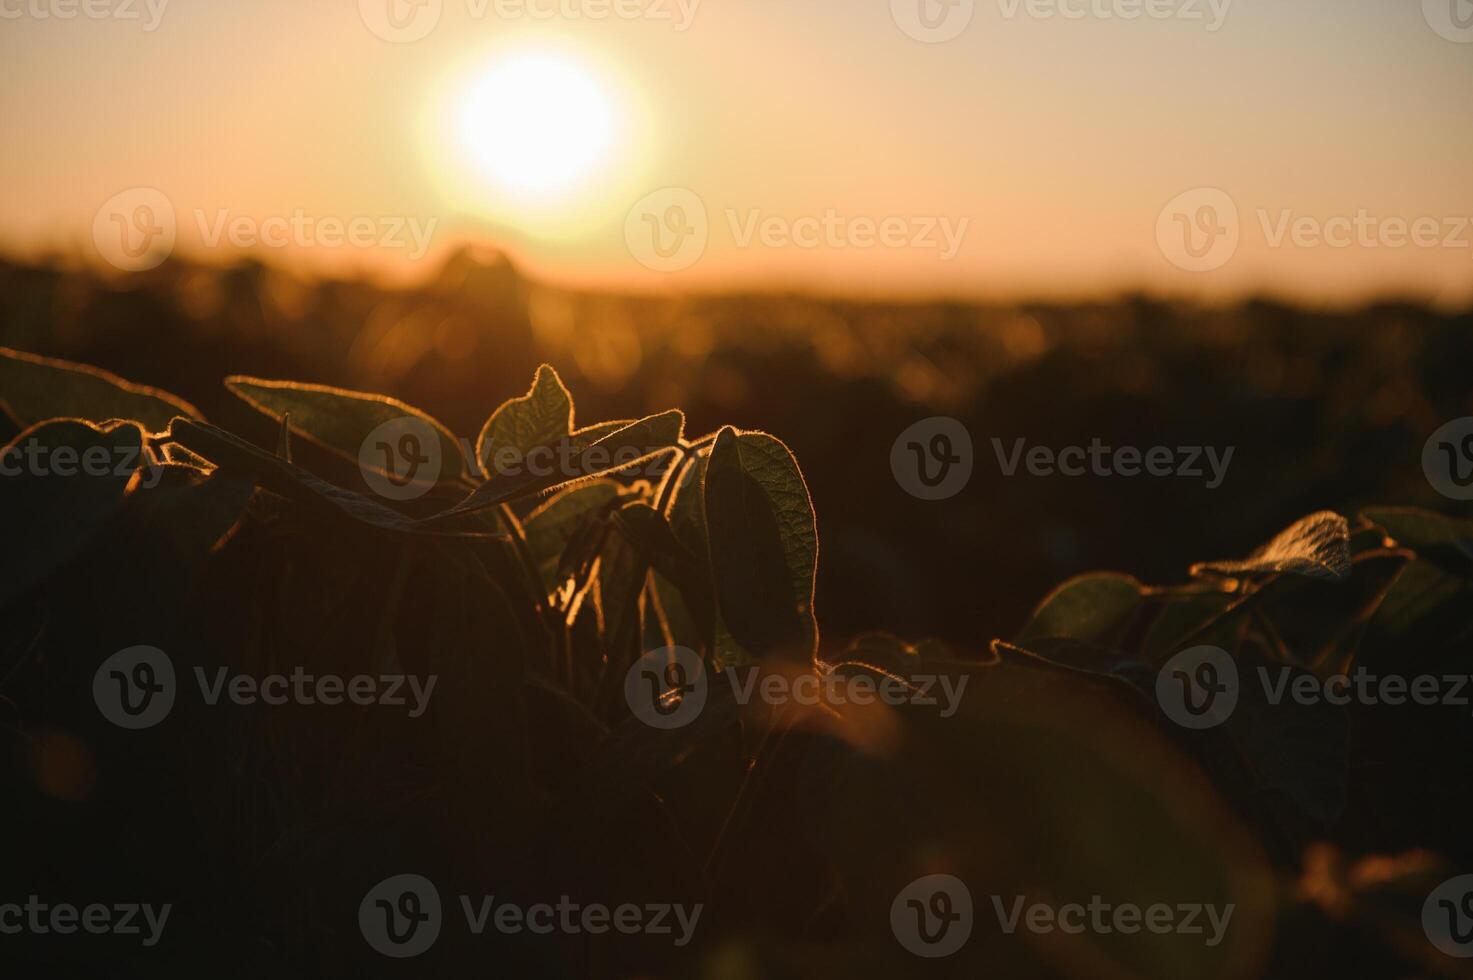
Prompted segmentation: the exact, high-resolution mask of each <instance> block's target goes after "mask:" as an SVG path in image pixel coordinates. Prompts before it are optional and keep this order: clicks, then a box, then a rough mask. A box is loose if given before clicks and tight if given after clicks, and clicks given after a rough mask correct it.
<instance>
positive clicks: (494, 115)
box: [459, 52, 617, 198]
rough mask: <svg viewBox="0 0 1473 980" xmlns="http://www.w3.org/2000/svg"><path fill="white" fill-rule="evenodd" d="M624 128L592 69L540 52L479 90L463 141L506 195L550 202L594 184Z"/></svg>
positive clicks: (509, 64) (471, 95)
mask: <svg viewBox="0 0 1473 980" xmlns="http://www.w3.org/2000/svg"><path fill="white" fill-rule="evenodd" d="M616 125H617V120H616V117H615V109H614V106H613V105H612V104H611V103H610V101H609V97H608V95H607V93H606V87H605V86H603V85H600V84H599V83H598V82H597V81H596V80H595V79H594V78H593V76H592V75H590V74H589V72H588V70H587V69H586V68H584V66H582V65H579V64H577V63H576V62H574V61H571V60H570V59H568V58H566V57H563V56H559V55H553V54H547V53H540V52H539V53H531V54H522V55H516V56H513V57H510V58H506V59H505V60H502V61H500V62H498V63H497V64H495V65H493V66H491V68H490V69H489V70H487V72H486V73H485V74H484V75H483V76H482V77H481V78H479V79H478V80H477V81H476V82H475V83H474V84H473V85H472V86H471V89H470V91H469V92H468V93H467V94H466V96H465V102H464V104H463V105H462V107H461V110H460V118H459V137H460V141H461V145H462V146H463V147H464V149H465V151H466V152H467V153H468V154H469V155H470V157H471V160H472V161H473V162H474V164H475V165H476V166H477V167H479V168H480V170H481V171H482V173H484V174H485V176H486V179H487V180H489V181H491V182H492V183H494V184H495V185H497V186H498V187H499V188H501V189H502V190H503V191H504V192H505V193H506V194H508V195H527V196H530V197H534V198H545V197H547V196H549V195H553V194H556V193H558V192H562V191H567V190H569V189H570V188H574V187H576V186H578V184H580V183H581V182H582V181H585V180H588V179H589V178H590V177H591V175H592V174H593V171H594V170H595V169H596V168H597V166H598V165H599V164H600V163H602V162H604V161H606V160H607V158H608V154H609V149H610V146H611V144H612V143H613V140H614V127H615V126H616Z"/></svg>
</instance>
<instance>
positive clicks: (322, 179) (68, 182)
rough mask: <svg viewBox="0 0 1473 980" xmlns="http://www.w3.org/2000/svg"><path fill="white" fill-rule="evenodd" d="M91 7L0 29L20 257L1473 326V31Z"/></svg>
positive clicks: (666, 9)
mask: <svg viewBox="0 0 1473 980" xmlns="http://www.w3.org/2000/svg"><path fill="white" fill-rule="evenodd" d="M71 4H75V6H71ZM124 4H126V5H125V6H124ZM89 5H90V6H89V8H88V9H90V10H92V12H93V15H92V16H88V15H86V14H84V13H82V12H81V10H80V9H79V8H81V7H82V0H0V64H4V65H5V68H4V78H5V89H4V95H3V97H0V120H3V127H4V133H5V135H6V145H7V150H8V152H7V154H6V156H7V160H6V167H5V179H4V180H3V181H0V213H3V214H4V215H5V218H6V220H5V222H4V224H3V227H0V247H4V248H5V249H7V250H10V251H21V252H27V253H33V252H35V251H37V250H41V249H51V250H57V249H60V250H63V251H67V252H71V253H76V252H81V253H85V254H87V255H88V256H90V257H91V258H92V259H93V260H94V261H103V260H104V259H109V260H112V261H114V262H115V264H117V263H119V262H121V264H122V265H123V267H125V268H126V267H128V265H129V263H134V264H137V263H145V264H146V263H147V262H148V261H149V259H150V257H151V256H153V255H154V254H156V253H157V252H158V251H159V249H163V248H167V247H170V246H171V247H172V248H173V249H174V250H176V251H177V252H179V253H181V254H186V255H189V256H192V257H206V258H217V259H220V260H229V259H230V258H232V257H234V256H235V255H237V254H239V253H240V252H241V251H246V252H251V253H253V254H257V255H258V256H260V257H261V258H263V259H264V260H266V261H268V262H291V263H302V264H304V266H305V267H306V268H309V269H319V270H324V271H329V270H330V271H343V270H344V269H359V268H361V269H370V270H373V271H375V272H376V273H382V274H388V275H409V276H414V275H419V274H422V273H424V272H426V271H428V270H429V269H432V268H433V267H434V264H435V262H436V261H437V259H438V257H439V256H440V255H442V254H443V252H444V250H446V249H448V248H450V247H453V245H454V244H455V243H456V242H457V241H459V240H463V239H465V238H467V237H477V238H479V237H490V238H492V239H494V240H497V241H499V242H501V243H503V244H505V245H506V246H507V247H508V248H509V249H510V250H511V252H512V254H513V255H514V257H516V258H517V260H518V261H520V262H521V263H522V264H523V265H525V266H527V267H528V268H529V269H530V270H531V271H533V272H534V273H536V274H539V275H544V276H548V277H551V278H553V279H556V280H558V281H564V282H575V283H595V284H602V285H616V286H628V287H637V288H710V287H723V286H743V287H751V286H756V287H764V286H765V287H776V288H789V287H799V288H815V289H821V290H824V291H841V292H886V293H912V294H914V293H931V292H936V291H941V292H947V293H953V294H960V295H983V296H1013V295H1030V296H1037V295H1061V296H1079V295H1086V294H1091V293H1096V292H1101V291H1106V292H1112V291H1117V290H1122V289H1132V288H1147V289H1153V290H1163V291H1168V292H1172V293H1182V294H1193V295H1203V296H1207V297H1212V298H1229V297H1233V296H1237V295H1241V294H1243V293H1246V292H1249V291H1264V290H1266V291H1270V292H1275V293H1280V294H1286V295H1289V296H1292V297H1295V298H1300V299H1305V300H1308V301H1311V302H1316V303H1324V302H1328V303H1344V302H1355V301H1358V300H1362V299H1365V298H1368V297H1371V296H1376V295H1382V294H1387V293H1411V294H1414V295H1419V296H1424V297H1427V298H1429V299H1434V300H1436V301H1439V302H1443V303H1461V302H1467V301H1469V300H1470V299H1473V227H1470V226H1469V219H1470V218H1473V174H1470V170H1469V165H1470V161H1473V127H1470V126H1469V124H1468V118H1469V117H1468V106H1469V104H1470V96H1473V4H1470V3H1469V0H1426V2H1425V3H1422V2H1420V0H1417V2H1412V0H1408V2H1398V3H1390V2H1387V0H1293V2H1292V3H1291V2H1287V0H1274V2H1268V0H952V5H951V6H946V5H944V3H943V0H804V2H802V3H798V2H795V0H743V2H740V3H737V2H731V0H362V2H358V0H331V2H322V3H313V4H307V3H302V2H301V0H253V2H252V3H249V4H244V3H237V4H227V3H218V2H214V0H209V2H207V0H89ZM69 12H70V13H73V14H74V16H71V17H65V16H64V15H65V14H66V13H69ZM1132 13H1134V14H1136V16H1134V17H1131V16H1130V15H1131V14H1132ZM128 14H134V15H136V19H133V18H130V17H129V16H127V15H128ZM1464 23H1466V24H1468V25H1469V27H1467V28H1464V27H1462V26H1461V25H1462V24H1464ZM539 59H540V61H539ZM529 60H530V62H533V63H536V64H543V63H546V64H552V65H555V66H558V67H557V68H556V69H555V70H553V71H552V73H551V74H549V72H548V70H543V69H534V70H532V71H530V72H522V73H521V74H518V73H516V72H511V73H510V74H507V73H505V72H503V73H502V74H501V75H498V74H497V73H498V71H502V69H504V68H505V66H507V65H508V64H513V65H523V64H525V63H528V62H529ZM539 72H540V73H539ZM558 72H563V73H564V74H565V75H567V76H568V77H569V78H571V81H566V84H565V83H564V82H565V80H564V75H560V74H558ZM497 78H503V79H510V82H509V83H507V84H503V85H502V86H501V87H500V88H497V87H496V86H495V85H492V86H491V88H490V89H489V90H486V91H482V94H481V95H480V96H479V98H480V99H481V102H480V103H477V105H479V106H481V108H478V109H475V110H474V111H471V110H468V108H467V107H468V105H469V104H471V102H472V101H473V93H475V92H477V91H479V90H478V88H477V86H478V85H479V86H481V87H482V89H485V87H486V85H487V84H489V83H488V82H487V79H492V80H493V81H494V80H495V79H497ZM549 78H550V79H551V81H550V82H547V83H544V81H543V80H544V79H549ZM508 96H515V98H514V100H510V101H509V100H508ZM488 106H489V108H487V107H488ZM595 110H596V111H595ZM468 112H469V113H470V115H469V116H468V115H467V113H468ZM503 131H505V137H504V138H503V136H502V135H500V134H501V133H502V132H503ZM598 134H601V135H598ZM595 135H598V139H595V138H594V136H595ZM595 143H596V144H597V145H593V144H595ZM574 164H577V166H574ZM565 165H566V166H565ZM564 170H568V171H569V173H566V174H565V173H564V172H563V171H564ZM508 181H509V183H508ZM165 224H167V225H168V226H169V230H170V231H171V232H172V235H164V234H163V230H164V227H165ZM128 236H132V237H131V238H130V237H128ZM170 238H172V243H171V242H170ZM145 239H146V240H147V241H148V242H150V243H152V244H151V246H150V247H151V248H152V249H153V251H152V252H143V253H140V254H141V256H142V257H139V256H133V257H130V256H129V255H128V254H127V253H128V251H129V249H127V248H125V249H124V252H123V254H121V255H120V254H119V253H118V249H119V248H121V247H124V246H127V245H128V243H129V242H130V241H131V242H133V243H134V244H135V245H136V246H137V248H138V249H143V241H144V240H145ZM108 253H112V254H108Z"/></svg>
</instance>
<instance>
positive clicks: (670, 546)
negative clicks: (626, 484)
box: [614, 501, 699, 582]
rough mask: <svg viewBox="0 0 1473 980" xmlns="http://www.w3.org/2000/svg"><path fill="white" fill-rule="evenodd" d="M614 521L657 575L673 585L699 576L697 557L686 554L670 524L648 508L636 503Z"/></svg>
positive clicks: (617, 512)
mask: <svg viewBox="0 0 1473 980" xmlns="http://www.w3.org/2000/svg"><path fill="white" fill-rule="evenodd" d="M614 521H615V523H616V524H618V526H619V529H620V530H621V531H622V532H623V534H624V536H625V537H627V538H628V539H629V540H630V542H632V543H633V544H634V545H635V546H636V547H638V548H639V549H640V550H641V551H642V552H643V553H644V554H646V555H647V556H649V559H650V561H651V563H652V564H653V565H654V567H655V568H656V569H658V570H659V572H660V574H662V575H664V576H665V577H667V578H669V579H672V580H674V581H676V582H684V581H685V580H686V579H689V578H691V577H692V576H694V575H696V574H698V573H699V567H698V565H697V563H696V562H697V559H696V556H695V555H694V554H693V553H691V551H690V550H688V549H687V548H686V547H685V545H683V544H681V543H680V540H679V539H678V538H676V537H675V532H674V531H672V530H671V529H670V523H669V522H668V521H667V520H665V518H664V516H662V515H661V514H660V512H659V511H657V510H655V509H654V508H653V507H651V506H650V505H649V504H646V503H643V502H639V501H636V502H634V503H630V504H626V505H625V506H623V507H621V508H619V510H617V511H615V512H614Z"/></svg>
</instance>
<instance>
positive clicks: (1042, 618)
mask: <svg viewBox="0 0 1473 980" xmlns="http://www.w3.org/2000/svg"><path fill="white" fill-rule="evenodd" d="M1140 605H1141V584H1140V583H1139V582H1137V581H1136V580H1135V579H1134V578H1132V577H1131V576H1129V575H1121V574H1119V573H1116V572H1092V573H1090V574H1088V575H1080V576H1077V577H1075V578H1072V579H1070V580H1069V581H1067V582H1065V583H1064V584H1063V585H1060V586H1059V587H1058V588H1056V589H1054V591H1052V592H1050V593H1049V594H1048V596H1047V597H1045V598H1044V600H1043V601H1042V602H1041V603H1039V604H1038V608H1037V609H1035V610H1034V612H1033V617H1032V618H1031V619H1030V620H1029V621H1028V625H1026V626H1024V627H1023V630H1022V632H1020V633H1019V634H1018V640H1019V642H1024V641H1027V640H1029V639H1032V638H1034V637H1039V636H1068V637H1073V638H1074V639H1076V640H1091V641H1095V642H1099V643H1114V642H1118V641H1119V640H1120V638H1121V636H1123V635H1124V633H1125V630H1126V628H1127V627H1128V626H1129V625H1130V621H1131V619H1132V617H1134V615H1135V612H1136V610H1137V609H1139V608H1140Z"/></svg>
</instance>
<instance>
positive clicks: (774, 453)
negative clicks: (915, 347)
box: [704, 428, 818, 666]
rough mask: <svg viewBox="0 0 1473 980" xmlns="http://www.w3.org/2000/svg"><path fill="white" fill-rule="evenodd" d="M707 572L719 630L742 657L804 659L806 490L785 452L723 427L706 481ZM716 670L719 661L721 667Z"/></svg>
mask: <svg viewBox="0 0 1473 980" xmlns="http://www.w3.org/2000/svg"><path fill="white" fill-rule="evenodd" d="M704 496H705V500H704V504H705V511H706V522H705V523H706V529H707V533H708V535H709V541H710V554H711V574H712V579H713V583H714V586H715V595H716V606H717V609H718V610H719V612H720V620H719V623H718V633H717V643H718V647H720V646H721V645H722V640H723V636H722V632H723V628H724V632H725V633H726V634H727V635H728V636H729V638H730V641H731V643H732V644H734V646H735V648H734V649H731V650H727V651H724V652H723V651H720V650H718V653H720V654H721V659H722V660H723V661H726V660H738V659H740V658H743V657H749V658H753V659H759V660H760V659H765V658H769V657H782V658H785V659H792V660H799V661H811V660H812V659H813V657H814V655H815V654H816V652H817V650H818V623H817V621H816V620H815V618H814V614H813V585H814V574H815V571H816V569H817V565H818V529H817V526H816V524H815V523H814V517H813V504H812V501H811V500H810V499H809V496H808V486H807V484H806V483H804V481H803V475H802V473H801V472H800V471H799V469H798V464H797V462H796V461H795V460H794V459H793V454H792V453H791V452H789V451H788V447H787V446H785V445H783V443H782V442H780V441H779V440H777V439H775V438H773V437H772V436H770V435H766V434H765V433H759V432H748V433H742V434H738V433H737V431H736V430H735V429H731V428H725V429H722V430H721V432H720V434H719V435H718V436H717V437H716V442H715V444H714V445H713V446H712V448H711V458H710V462H709V464H708V466H707V469H706V479H705V494H704ZM722 665H723V666H724V665H725V663H723V664H722Z"/></svg>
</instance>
